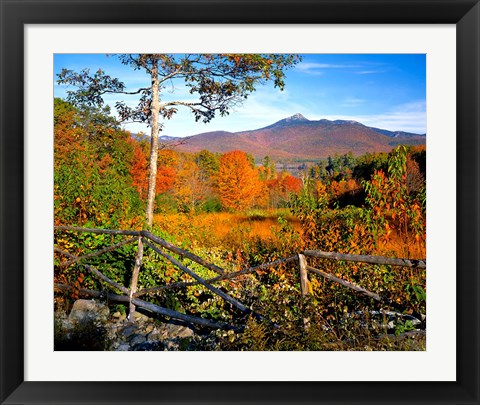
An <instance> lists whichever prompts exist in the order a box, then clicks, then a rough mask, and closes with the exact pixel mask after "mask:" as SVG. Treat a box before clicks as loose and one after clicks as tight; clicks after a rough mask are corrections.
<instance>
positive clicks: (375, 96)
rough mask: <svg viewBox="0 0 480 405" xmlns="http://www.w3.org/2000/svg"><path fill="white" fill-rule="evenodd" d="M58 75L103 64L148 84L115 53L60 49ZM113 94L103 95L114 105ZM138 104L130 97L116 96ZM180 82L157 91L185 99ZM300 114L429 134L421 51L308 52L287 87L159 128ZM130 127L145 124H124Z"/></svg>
mask: <svg viewBox="0 0 480 405" xmlns="http://www.w3.org/2000/svg"><path fill="white" fill-rule="evenodd" d="M54 60H55V66H54V70H55V72H54V73H55V80H56V79H57V77H56V74H57V73H59V72H60V71H61V69H62V68H67V69H73V70H76V71H79V70H81V69H84V68H90V70H91V71H92V72H94V71H96V70H98V69H102V70H104V71H105V72H106V73H107V74H109V75H111V76H114V77H118V78H119V79H120V80H121V81H123V82H124V83H125V84H126V85H127V90H129V91H133V90H136V89H137V88H139V87H146V86H148V85H149V78H148V76H147V75H146V74H145V73H144V72H142V71H134V70H132V69H130V68H129V67H126V66H123V65H122V64H121V63H120V62H119V61H118V59H117V58H115V57H107V56H106V55H102V54H57V55H55V59H54ZM66 90H67V88H66V87H65V86H63V85H62V86H60V85H57V84H56V83H55V86H54V94H55V97H62V98H65V97H66ZM117 97H118V96H113V95H109V96H108V97H106V98H105V101H106V103H107V104H110V105H111V106H112V107H113V105H114V103H115V101H116V100H117V99H118V98H117ZM120 97H121V99H122V100H124V101H125V102H126V103H127V104H128V105H131V106H132V107H133V106H134V105H136V102H137V99H136V98H135V96H133V97H129V96H124V95H123V96H120ZM187 97H188V95H187V93H186V91H185V87H184V86H183V84H182V83H181V82H173V83H172V84H171V85H170V87H169V88H167V89H165V91H164V94H162V98H163V99H165V100H167V99H176V100H178V99H180V100H183V99H186V98H187ZM296 113H300V114H302V115H304V116H305V117H306V118H308V119H310V120H319V119H330V120H334V119H347V120H355V121H359V122H361V123H362V124H365V125H368V126H374V127H377V128H382V129H388V130H391V131H397V130H398V131H407V132H414V133H426V56H425V55H423V54H422V55H417V54H415V55H414V54H307V55H302V62H301V63H299V64H298V65H296V66H295V67H294V68H293V69H289V70H288V71H287V79H286V86H285V90H284V91H280V90H278V89H274V88H273V85H272V84H271V83H269V84H266V85H261V86H258V87H257V91H256V92H254V93H253V94H251V95H250V96H249V97H248V99H247V100H245V102H244V103H243V104H242V105H240V106H236V107H235V109H234V110H233V111H231V113H230V115H229V116H227V117H220V116H218V117H216V118H215V119H214V120H213V121H211V122H210V123H209V124H203V123H196V122H195V120H194V118H193V115H192V114H191V113H190V112H189V111H188V110H186V109H185V110H181V109H179V112H178V113H177V114H176V115H174V117H173V118H172V119H171V120H169V121H167V122H165V127H164V130H163V133H162V135H170V136H190V135H195V134H199V133H202V132H206V131H216V130H225V131H231V132H238V131H244V130H250V129H257V128H261V127H264V126H267V125H270V124H272V123H274V122H276V121H278V120H281V119H283V118H286V117H288V116H291V115H293V114H296ZM125 128H126V129H127V130H130V131H132V132H139V131H144V132H146V133H149V129H148V128H147V127H146V126H145V125H142V124H127V125H126V126H125Z"/></svg>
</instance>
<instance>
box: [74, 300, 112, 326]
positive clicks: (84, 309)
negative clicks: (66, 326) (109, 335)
mask: <svg viewBox="0 0 480 405" xmlns="http://www.w3.org/2000/svg"><path fill="white" fill-rule="evenodd" d="M109 315H110V310H109V309H108V307H107V306H106V305H104V304H102V303H101V302H97V301H93V300H77V301H75V303H74V304H73V308H72V310H71V312H70V315H69V316H68V319H69V320H70V321H72V322H77V323H80V324H85V323H87V322H92V321H93V322H101V323H105V322H107V319H108V316H109Z"/></svg>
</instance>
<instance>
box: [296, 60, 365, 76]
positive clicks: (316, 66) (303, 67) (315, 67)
mask: <svg viewBox="0 0 480 405" xmlns="http://www.w3.org/2000/svg"><path fill="white" fill-rule="evenodd" d="M358 68H362V66H361V65H350V64H333V63H316V62H301V63H299V64H298V65H297V66H296V69H297V70H298V71H300V72H303V73H306V74H310V75H321V74H323V70H324V69H358Z"/></svg>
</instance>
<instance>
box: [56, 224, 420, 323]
mask: <svg viewBox="0 0 480 405" xmlns="http://www.w3.org/2000/svg"><path fill="white" fill-rule="evenodd" d="M54 229H55V231H71V232H80V233H94V234H106V235H121V236H132V237H131V238H129V239H127V240H124V241H121V242H118V243H115V244H113V245H110V246H107V247H105V248H102V249H100V250H97V251H95V252H91V253H88V254H85V255H82V256H75V255H73V254H72V253H70V252H67V251H65V250H62V249H59V248H54V251H55V252H56V253H58V254H61V255H63V256H65V257H67V258H69V259H70V260H68V261H66V262H63V263H60V264H59V265H58V267H59V268H65V267H67V266H70V265H73V264H76V263H78V264H79V265H82V266H83V267H84V268H85V269H86V270H88V271H89V272H90V273H91V274H93V275H94V276H96V277H98V278H99V279H100V280H102V281H104V282H106V283H107V284H108V285H110V286H111V287H113V288H115V289H116V290H118V291H121V292H122V293H123V295H118V294H114V293H111V292H108V293H105V292H100V291H94V290H87V289H80V290H79V292H80V293H81V294H84V295H87V296H93V297H101V296H105V297H107V298H108V299H109V300H111V301H115V302H122V303H128V305H129V320H130V321H132V322H133V321H134V319H135V318H134V314H135V309H136V307H140V308H144V309H146V310H148V311H151V312H153V313H156V314H160V315H164V316H168V317H171V318H174V319H180V320H183V321H187V322H191V323H195V324H198V325H203V326H208V327H211V328H216V329H238V328H239V327H236V326H232V325H228V324H225V323H220V322H213V321H208V320H206V319H203V318H198V317H194V316H190V315H185V314H182V313H180V312H177V311H173V310H171V309H168V308H163V307H160V306H158V305H155V304H152V303H150V302H147V301H144V300H142V299H140V298H139V297H141V296H143V295H147V294H154V293H158V292H160V291H163V290H166V289H174V288H181V287H186V286H193V285H199V284H200V285H203V286H204V287H205V288H207V289H208V290H210V291H211V292H212V293H214V294H216V295H218V296H219V297H221V298H222V299H223V300H225V301H226V302H228V303H229V304H230V305H232V306H233V307H235V308H237V309H239V310H240V311H241V312H242V313H245V314H252V315H253V316H255V317H256V318H257V319H262V320H267V319H266V318H265V317H263V316H262V315H261V314H258V313H256V312H255V311H253V310H252V309H250V308H248V307H247V306H245V305H244V304H242V303H241V302H239V301H238V300H236V299H235V298H233V297H232V296H230V295H229V294H227V293H225V292H224V291H222V290H220V289H218V288H216V287H214V286H213V285H212V284H214V283H217V282H220V281H223V280H231V279H234V278H236V277H239V276H242V275H246V274H250V273H254V272H257V271H260V270H266V269H271V268H274V267H277V266H279V265H281V264H285V263H290V262H293V261H298V266H299V272H300V288H301V293H302V295H303V296H306V295H309V294H311V284H310V282H309V280H308V272H311V273H314V274H318V275H320V276H322V277H324V278H326V279H328V280H330V281H333V282H336V283H338V284H340V285H342V286H344V287H346V288H349V289H351V290H353V291H355V292H356V293H359V294H361V295H363V296H367V297H370V298H372V299H374V300H376V301H379V302H381V301H384V299H383V298H382V297H381V296H380V295H378V294H376V293H374V292H371V291H368V290H366V289H365V288H363V287H361V286H358V285H356V284H354V283H352V282H350V281H348V280H343V279H341V278H339V277H336V276H333V275H331V274H329V273H326V272H324V271H322V270H319V269H317V268H314V267H312V266H309V265H308V264H307V259H306V258H307V257H315V258H321V259H328V260H337V261H353V262H361V263H367V264H380V265H391V266H399V267H408V268H416V269H425V268H426V260H413V259H399V258H389V257H383V256H367V255H351V254H342V253H337V252H323V251H320V250H306V251H304V252H302V253H299V254H298V255H293V256H290V257H286V258H284V259H278V260H275V261H273V262H269V263H264V264H261V265H259V266H255V267H250V268H247V269H242V270H239V271H236V272H232V273H227V272H226V271H225V270H224V269H222V268H221V267H218V266H216V265H214V264H212V263H209V262H207V261H206V260H204V259H202V258H201V257H199V256H197V255H195V254H193V253H192V252H189V251H187V250H184V249H181V248H179V247H177V246H175V245H172V244H171V243H169V242H167V241H166V240H164V239H162V238H160V237H158V236H157V235H155V234H153V233H151V232H149V231H146V230H140V231H125V230H113V229H96V228H81V227H75V226H56V227H55V228H54ZM134 242H137V254H136V257H135V265H134V268H133V270H132V279H131V283H130V288H127V287H125V286H123V285H120V284H118V283H116V282H114V281H113V280H111V279H110V278H108V277H107V276H105V275H104V274H103V273H102V272H100V271H99V270H98V269H96V268H94V267H93V266H90V265H88V264H85V263H82V262H83V261H85V260H87V259H90V258H92V257H96V256H100V255H101V254H103V253H107V252H110V251H113V250H115V249H118V248H120V247H122V246H125V245H127V244H129V243H134ZM144 247H147V248H149V249H152V250H153V251H155V252H156V253H158V254H159V255H160V256H162V257H163V258H164V259H165V260H167V261H169V262H170V263H172V264H173V265H174V266H175V267H177V268H179V269H180V270H182V271H183V272H184V273H186V274H188V275H189V276H190V277H191V278H193V280H195V281H188V282H177V283H171V284H167V285H163V286H156V287H152V288H144V289H141V290H137V283H138V277H139V274H140V271H141V267H142V261H143V253H144ZM163 249H164V250H167V251H170V252H173V253H175V254H177V255H179V256H181V257H185V258H187V259H189V260H191V261H193V262H195V263H197V264H200V265H201V266H203V267H205V268H207V269H209V270H212V271H214V272H215V273H217V274H218V276H216V277H213V278H210V279H203V278H202V277H200V276H199V275H198V274H196V273H195V272H194V271H192V270H191V269H190V268H188V267H187V266H185V265H184V264H182V263H181V262H179V261H178V260H177V259H175V258H174V257H173V256H171V255H169V254H168V253H166V252H165V251H164V250H163ZM55 288H56V289H57V290H58V291H68V290H70V289H72V288H73V287H72V286H67V285H64V284H55ZM267 321H268V320H267Z"/></svg>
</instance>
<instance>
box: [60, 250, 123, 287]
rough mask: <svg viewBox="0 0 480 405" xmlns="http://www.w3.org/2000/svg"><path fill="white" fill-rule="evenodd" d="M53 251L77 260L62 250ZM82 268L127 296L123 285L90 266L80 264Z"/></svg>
mask: <svg viewBox="0 0 480 405" xmlns="http://www.w3.org/2000/svg"><path fill="white" fill-rule="evenodd" d="M53 250H54V251H55V252H57V253H60V254H62V255H65V256H67V257H70V258H71V259H77V256H75V255H72V254H71V253H69V252H66V251H64V250H61V249H58V248H53ZM82 266H83V267H85V268H86V269H87V270H88V271H89V272H90V273H92V274H94V275H95V276H97V277H98V278H100V279H101V280H103V281H105V282H107V283H108V284H110V285H111V286H112V287H115V288H116V289H118V290H120V291H121V292H123V293H125V294H127V295H128V294H129V291H128V288H126V287H124V286H123V285H121V284H118V283H116V282H115V281H113V280H110V279H109V278H108V277H107V276H105V275H103V274H102V273H101V272H100V271H98V270H97V269H96V268H94V267H92V266H89V265H88V264H82Z"/></svg>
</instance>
